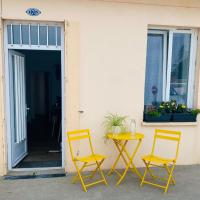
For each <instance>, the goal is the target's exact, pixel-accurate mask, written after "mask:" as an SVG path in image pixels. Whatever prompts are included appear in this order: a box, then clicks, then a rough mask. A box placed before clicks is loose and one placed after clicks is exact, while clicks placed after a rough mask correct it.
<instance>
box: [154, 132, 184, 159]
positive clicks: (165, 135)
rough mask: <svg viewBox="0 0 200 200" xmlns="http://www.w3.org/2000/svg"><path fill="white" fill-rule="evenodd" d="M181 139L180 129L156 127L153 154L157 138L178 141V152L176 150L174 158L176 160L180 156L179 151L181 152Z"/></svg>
mask: <svg viewBox="0 0 200 200" xmlns="http://www.w3.org/2000/svg"><path fill="white" fill-rule="evenodd" d="M180 139H181V132H180V131H171V130H160V129H156V130H155V134H154V141H153V147H152V152H151V154H152V155H153V154H154V150H155V147H156V142H157V140H167V141H173V142H176V152H175V157H174V160H176V159H177V157H178V152H179V144H180Z"/></svg>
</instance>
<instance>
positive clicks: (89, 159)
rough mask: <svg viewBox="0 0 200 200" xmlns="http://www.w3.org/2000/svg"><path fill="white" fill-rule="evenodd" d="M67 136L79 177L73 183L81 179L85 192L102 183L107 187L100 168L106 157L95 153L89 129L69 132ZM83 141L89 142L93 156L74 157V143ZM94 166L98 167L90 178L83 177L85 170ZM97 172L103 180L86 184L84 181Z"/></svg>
mask: <svg viewBox="0 0 200 200" xmlns="http://www.w3.org/2000/svg"><path fill="white" fill-rule="evenodd" d="M67 136H68V142H69V147H70V153H71V157H72V161H73V163H74V165H75V168H76V171H77V175H76V176H75V177H74V178H73V179H72V182H73V183H75V182H76V181H77V180H78V179H80V182H81V184H82V187H83V190H84V191H85V192H87V188H88V187H90V186H93V185H96V184H99V183H102V182H103V183H104V184H105V185H107V181H106V178H105V176H104V174H103V172H102V170H101V168H100V167H101V165H102V163H103V162H104V160H105V158H106V156H103V155H100V154H95V153H94V149H93V146H92V142H91V137H90V131H89V129H86V130H75V131H69V132H67ZM83 139H87V140H88V141H89V147H90V150H91V154H90V155H88V156H84V157H79V156H74V152H73V145H72V142H74V141H80V140H83ZM78 163H82V166H81V167H80V168H79V165H78ZM93 165H95V166H96V168H95V169H94V171H92V173H91V174H90V175H89V176H83V175H82V172H83V170H84V169H85V168H86V167H89V166H93ZM97 171H99V173H100V176H101V178H102V179H101V180H98V181H95V182H91V183H88V184H86V183H85V180H84V179H87V178H90V179H92V178H93V177H94V176H95V174H96V173H97Z"/></svg>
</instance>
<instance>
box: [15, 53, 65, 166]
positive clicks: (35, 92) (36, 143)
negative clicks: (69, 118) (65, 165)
mask: <svg viewBox="0 0 200 200" xmlns="http://www.w3.org/2000/svg"><path fill="white" fill-rule="evenodd" d="M18 52H20V53H22V54H24V55H25V58H26V62H25V63H26V64H25V67H26V99H27V107H28V109H27V141H28V142H27V148H28V154H27V156H26V157H25V158H24V159H23V160H22V161H21V162H20V163H19V164H17V166H15V168H41V167H59V166H62V151H61V142H62V141H61V139H62V137H61V130H62V128H61V53H60V52H59V51H38V50H37V51H36V50H20V51H19V50H18Z"/></svg>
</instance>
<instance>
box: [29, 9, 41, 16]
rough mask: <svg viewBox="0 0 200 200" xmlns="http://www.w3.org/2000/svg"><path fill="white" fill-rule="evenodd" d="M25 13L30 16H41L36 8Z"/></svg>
mask: <svg viewBox="0 0 200 200" xmlns="http://www.w3.org/2000/svg"><path fill="white" fill-rule="evenodd" d="M26 13H27V14H28V15H30V16H38V15H40V14H41V11H40V10H39V9H37V8H28V9H27V10H26Z"/></svg>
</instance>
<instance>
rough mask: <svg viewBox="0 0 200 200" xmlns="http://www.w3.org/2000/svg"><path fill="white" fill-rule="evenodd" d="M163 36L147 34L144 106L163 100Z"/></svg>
mask: <svg viewBox="0 0 200 200" xmlns="http://www.w3.org/2000/svg"><path fill="white" fill-rule="evenodd" d="M163 44H164V35H163V34H151V33H150V34H148V41H147V58H146V80H145V105H152V104H156V103H157V102H161V101H162V100H163V95H162V94H163Z"/></svg>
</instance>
